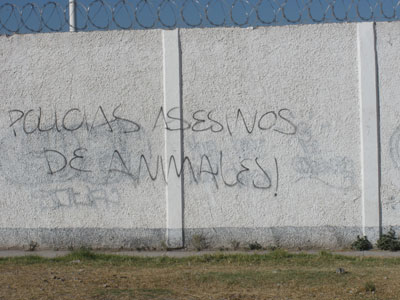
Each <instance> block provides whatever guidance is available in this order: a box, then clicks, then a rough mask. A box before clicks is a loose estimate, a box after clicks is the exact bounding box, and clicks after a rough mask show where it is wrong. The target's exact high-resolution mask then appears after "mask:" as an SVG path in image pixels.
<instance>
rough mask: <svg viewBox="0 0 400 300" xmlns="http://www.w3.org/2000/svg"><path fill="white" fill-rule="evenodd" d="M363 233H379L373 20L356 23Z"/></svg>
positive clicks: (373, 235)
mask: <svg viewBox="0 0 400 300" xmlns="http://www.w3.org/2000/svg"><path fill="white" fill-rule="evenodd" d="M357 40H358V66H359V68H358V71H359V95H360V121H361V172H362V174H361V178H362V229H363V234H364V235H366V236H368V238H369V239H370V240H371V241H372V242H375V241H376V240H377V239H378V238H379V233H380V227H381V226H380V225H381V218H380V190H379V186H380V175H379V136H378V120H379V106H378V93H377V91H378V87H377V66H376V49H375V24H374V23H358V24H357Z"/></svg>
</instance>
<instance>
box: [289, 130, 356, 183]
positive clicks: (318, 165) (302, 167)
mask: <svg viewBox="0 0 400 300" xmlns="http://www.w3.org/2000/svg"><path fill="white" fill-rule="evenodd" d="M297 139H298V142H299V144H300V146H301V148H302V150H303V153H304V155H303V156H297V157H295V158H294V159H293V168H294V170H295V171H296V172H297V173H298V174H300V175H301V177H300V178H299V180H302V179H307V178H308V179H314V180H317V181H319V182H321V183H323V184H325V185H327V186H329V187H332V188H335V189H344V190H346V189H350V188H352V187H353V186H354V185H355V184H356V172H355V167H354V163H353V161H352V160H351V159H349V158H348V157H339V156H336V157H333V158H329V159H327V158H326V153H322V151H321V150H320V149H319V145H318V142H317V140H316V139H314V138H313V136H312V130H311V127H310V126H309V125H308V124H306V123H299V124H298V134H297Z"/></svg>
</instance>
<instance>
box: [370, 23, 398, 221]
mask: <svg viewBox="0 0 400 300" xmlns="http://www.w3.org/2000/svg"><path fill="white" fill-rule="evenodd" d="M399 34H400V23H398V22H394V23H378V24H376V35H377V54H378V55H377V56H378V71H379V73H378V75H379V104H380V146H381V201H382V225H383V226H385V227H388V226H396V227H399V226H400V194H399V192H400V106H399V103H400V86H399V81H400V74H399V70H400V52H399V49H400V40H399Z"/></svg>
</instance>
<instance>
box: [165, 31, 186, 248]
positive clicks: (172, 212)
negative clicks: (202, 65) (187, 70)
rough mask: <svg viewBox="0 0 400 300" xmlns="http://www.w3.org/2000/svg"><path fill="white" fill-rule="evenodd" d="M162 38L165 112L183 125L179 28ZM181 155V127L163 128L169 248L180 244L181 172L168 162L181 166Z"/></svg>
mask: <svg viewBox="0 0 400 300" xmlns="http://www.w3.org/2000/svg"><path fill="white" fill-rule="evenodd" d="M162 40H163V69H164V70H163V76H164V113H168V112H171V113H173V114H174V117H179V118H180V120H181V123H180V126H181V128H182V119H183V118H182V106H181V66H180V64H181V58H180V49H179V48H180V47H179V29H175V30H163V31H162ZM177 114H179V116H177ZM182 154H183V153H182V130H165V171H166V172H167V178H168V180H167V182H168V184H167V186H166V192H165V194H166V217H167V220H166V221H167V224H166V229H167V230H166V232H167V233H166V234H167V236H166V240H167V245H168V247H170V248H181V247H183V171H181V174H180V175H179V176H177V175H176V174H169V165H170V163H172V164H173V163H175V164H176V166H177V168H178V169H180V168H181V166H182ZM171 157H173V158H174V159H175V161H174V162H172V161H171ZM172 168H173V167H172ZM182 169H183V168H182Z"/></svg>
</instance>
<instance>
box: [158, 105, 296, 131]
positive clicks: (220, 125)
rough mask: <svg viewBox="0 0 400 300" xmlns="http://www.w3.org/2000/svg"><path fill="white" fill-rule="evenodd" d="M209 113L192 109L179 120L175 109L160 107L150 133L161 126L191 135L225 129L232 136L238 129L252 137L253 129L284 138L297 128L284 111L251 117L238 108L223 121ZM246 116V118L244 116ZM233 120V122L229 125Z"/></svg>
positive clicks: (286, 110)
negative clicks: (186, 115)
mask: <svg viewBox="0 0 400 300" xmlns="http://www.w3.org/2000/svg"><path fill="white" fill-rule="evenodd" d="M214 114H215V111H213V110H209V111H207V110H204V109H200V110H196V111H194V112H193V113H191V114H190V115H191V119H193V121H191V120H190V119H189V120H187V119H184V118H181V117H180V111H179V107H173V108H171V109H170V110H169V111H167V113H165V112H164V109H163V107H161V108H160V110H159V112H158V115H157V118H156V120H155V123H154V126H153V130H154V129H156V128H157V127H160V126H163V128H165V129H166V130H170V131H176V130H192V131H193V132H210V133H219V132H224V131H225V130H226V131H227V132H228V133H229V135H230V136H232V135H233V134H234V133H235V130H241V131H240V133H243V130H245V131H244V132H247V133H248V134H252V133H253V132H254V131H255V130H259V131H261V132H262V131H268V130H272V131H275V132H278V133H281V134H284V135H294V134H296V130H297V127H296V125H295V124H294V123H293V121H292V120H291V119H292V118H293V114H292V112H291V111H290V110H289V109H287V108H282V109H279V110H278V111H276V112H275V111H266V112H262V113H259V112H258V111H255V112H254V113H252V114H245V113H243V111H242V110H241V109H240V108H238V109H235V110H234V112H233V114H232V113H230V114H229V113H225V116H224V117H223V120H221V119H218V118H217V117H215V116H214ZM245 115H247V116H245ZM249 115H250V116H249ZM232 121H233V122H232Z"/></svg>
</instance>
